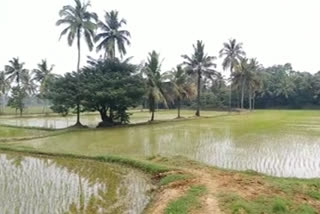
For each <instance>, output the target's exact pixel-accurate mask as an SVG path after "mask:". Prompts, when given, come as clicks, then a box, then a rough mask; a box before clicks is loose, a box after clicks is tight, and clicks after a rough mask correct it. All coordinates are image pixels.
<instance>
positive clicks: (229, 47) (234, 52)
mask: <svg viewBox="0 0 320 214" xmlns="http://www.w3.org/2000/svg"><path fill="white" fill-rule="evenodd" d="M244 56H245V52H244V51H243V48H242V43H237V40H236V39H229V41H228V42H225V43H223V48H222V49H221V50H220V57H224V59H223V62H222V67H223V69H224V70H227V69H230V77H231V82H230V94H229V111H231V107H232V103H231V101H232V73H233V71H234V68H235V67H236V65H238V64H239V61H240V60H241V58H243V57H244Z"/></svg>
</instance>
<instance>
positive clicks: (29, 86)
mask: <svg viewBox="0 0 320 214" xmlns="http://www.w3.org/2000/svg"><path fill="white" fill-rule="evenodd" d="M21 85H22V89H23V90H24V91H25V92H26V93H27V94H28V95H29V96H32V95H34V94H36V91H37V85H36V84H35V82H34V80H33V77H32V74H31V72H29V71H28V70H26V71H24V72H22V73H21Z"/></svg>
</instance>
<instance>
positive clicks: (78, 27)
mask: <svg viewBox="0 0 320 214" xmlns="http://www.w3.org/2000/svg"><path fill="white" fill-rule="evenodd" d="M74 1H75V6H71V5H65V6H63V8H62V9H61V10H60V12H59V15H60V17H62V18H61V19H59V20H58V21H57V23H56V25H57V26H59V25H65V26H66V28H64V29H63V30H62V32H61V34H60V38H61V37H62V36H64V35H66V34H68V36H67V39H68V44H69V46H72V44H73V41H74V38H75V37H76V38H77V49H78V62H77V71H78V72H79V71H80V58H81V55H80V53H81V44H80V39H81V37H82V36H84V38H85V41H86V44H87V46H88V48H89V50H90V51H91V50H92V48H93V38H94V34H95V30H96V21H97V20H98V16H97V14H96V13H92V12H89V11H88V8H89V7H90V6H91V5H90V2H84V3H81V1H80V0H74ZM76 125H81V123H80V102H79V103H78V104H77V122H76Z"/></svg>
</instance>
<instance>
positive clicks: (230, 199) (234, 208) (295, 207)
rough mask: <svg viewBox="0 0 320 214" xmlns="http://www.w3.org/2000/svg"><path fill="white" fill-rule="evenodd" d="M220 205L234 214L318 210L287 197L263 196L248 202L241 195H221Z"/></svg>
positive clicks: (292, 213)
mask: <svg viewBox="0 0 320 214" xmlns="http://www.w3.org/2000/svg"><path fill="white" fill-rule="evenodd" d="M219 198H220V204H221V205H222V207H223V210H224V211H225V212H226V213H232V214H256V213H265V214H316V213H317V212H316V210H315V209H314V208H313V207H311V206H310V205H307V204H299V203H295V202H293V201H291V200H290V199H288V198H285V197H277V196H274V197H272V196H271V195H269V196H261V197H259V198H257V199H255V200H246V199H244V198H242V197H240V196H239V195H236V194H232V193H224V194H221V195H220V197H219Z"/></svg>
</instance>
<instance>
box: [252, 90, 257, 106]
mask: <svg viewBox="0 0 320 214" xmlns="http://www.w3.org/2000/svg"><path fill="white" fill-rule="evenodd" d="M255 100H256V93H255V92H254V93H253V99H252V109H253V110H254V108H255V102H256V101H255Z"/></svg>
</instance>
